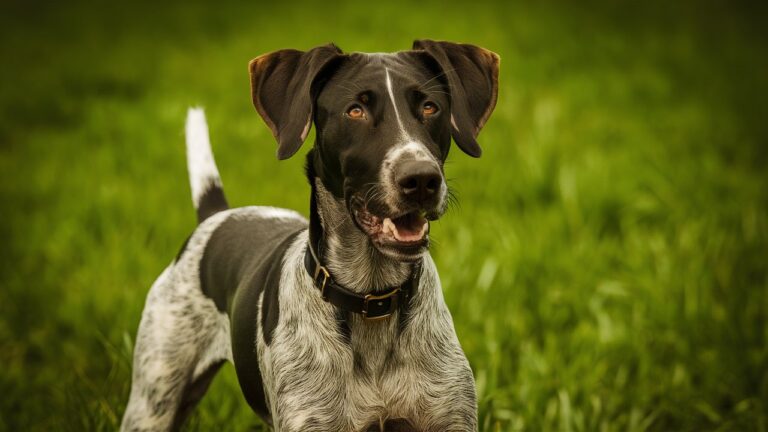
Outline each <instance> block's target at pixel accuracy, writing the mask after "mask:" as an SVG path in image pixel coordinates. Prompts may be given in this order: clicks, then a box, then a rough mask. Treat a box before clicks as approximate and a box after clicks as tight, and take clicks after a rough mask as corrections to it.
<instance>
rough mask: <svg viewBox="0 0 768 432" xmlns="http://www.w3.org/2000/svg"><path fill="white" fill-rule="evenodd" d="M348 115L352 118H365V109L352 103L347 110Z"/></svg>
mask: <svg viewBox="0 0 768 432" xmlns="http://www.w3.org/2000/svg"><path fill="white" fill-rule="evenodd" d="M347 117H349V118H351V119H365V111H363V109H362V108H361V107H360V106H358V105H352V106H351V107H349V109H348V110H347Z"/></svg>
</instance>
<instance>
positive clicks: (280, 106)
mask: <svg viewBox="0 0 768 432" xmlns="http://www.w3.org/2000/svg"><path fill="white" fill-rule="evenodd" d="M340 56H341V50H340V49H339V48H338V47H337V46H336V45H333V44H328V45H323V46H320V47H317V48H313V49H311V50H309V51H307V52H304V51H298V50H291V49H288V50H280V51H275V52H272V53H269V54H264V55H262V56H259V57H256V58H255V59H253V60H251V62H250V63H249V65H248V69H249V70H250V72H251V97H252V98H253V106H254V107H256V111H258V112H259V114H261V117H262V118H263V119H264V121H265V122H266V123H267V126H269V128H270V129H271V130H272V134H273V135H274V136H275V138H276V139H277V144H278V147H277V158H278V159H287V158H289V157H291V156H293V154H294V153H296V152H297V151H298V150H299V147H301V144H302V143H303V142H304V140H305V139H306V138H307V135H308V134H309V129H310V127H311V126H312V110H313V105H314V101H313V95H312V84H313V83H314V82H315V79H316V77H317V76H318V74H320V72H321V71H322V70H323V68H324V67H325V66H326V65H328V64H329V63H330V62H331V60H333V59H334V58H339V57H340Z"/></svg>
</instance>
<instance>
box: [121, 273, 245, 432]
mask: <svg viewBox="0 0 768 432" xmlns="http://www.w3.org/2000/svg"><path fill="white" fill-rule="evenodd" d="M179 267H180V266H177V265H175V264H174V265H171V266H170V267H168V268H167V269H166V270H165V271H164V272H163V273H162V274H161V275H160V277H159V278H158V279H157V281H155V283H154V285H152V288H151V289H150V292H149V295H148V296H147V303H146V305H145V307H144V313H143V314H142V317H141V324H140V325H139V331H138V334H137V336H136V346H135V348H134V359H133V381H132V384H131V395H130V398H129V401H128V406H127V408H126V411H125V415H124V416H123V423H122V425H121V430H123V431H145V430H147V431H148V430H153V431H156V430H177V429H178V428H179V427H180V426H181V425H182V424H183V422H184V420H185V419H186V417H187V415H188V414H189V413H190V412H191V410H192V408H194V406H195V405H196V404H197V402H198V401H199V400H200V399H201V398H202V396H203V395H204V394H205V390H206V389H207V388H208V385H209V384H210V382H211V380H212V379H213V376H214V375H215V373H216V371H217V370H218V369H219V367H220V366H221V364H222V363H223V362H224V361H225V360H227V359H229V358H231V349H230V347H229V322H228V320H227V319H226V316H224V315H222V314H221V313H220V312H218V311H217V310H216V306H215V305H214V304H213V302H212V301H211V300H210V299H207V298H206V297H204V296H203V295H202V293H201V292H200V290H199V284H197V283H192V280H194V279H193V278H192V277H189V276H191V275H185V274H184V272H183V271H182V270H181V269H180V268H179Z"/></svg>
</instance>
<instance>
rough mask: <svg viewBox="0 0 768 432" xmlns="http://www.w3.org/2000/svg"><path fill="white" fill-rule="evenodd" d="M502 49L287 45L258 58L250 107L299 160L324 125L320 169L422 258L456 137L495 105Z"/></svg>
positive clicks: (374, 229)
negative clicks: (357, 49) (374, 50)
mask: <svg viewBox="0 0 768 432" xmlns="http://www.w3.org/2000/svg"><path fill="white" fill-rule="evenodd" d="M498 68H499V58H498V56H497V55H496V54H494V53H493V52H491V51H488V50H486V49H483V48H480V47H476V46H473V45H465V44H455V43H450V42H436V41H431V40H419V41H416V42H415V43H414V45H413V50H410V51H401V52H397V53H393V54H365V53H351V54H345V53H342V52H341V50H339V49H338V48H337V47H336V46H335V45H332V44H331V45H325V46H321V47H317V48H314V49H312V50H310V51H307V52H303V51H296V50H281V51H276V52H273V53H269V54H265V55H262V56H260V57H257V58H256V59H254V60H253V61H251V63H250V72H251V92H252V97H253V104H254V106H255V107H256V109H257V110H258V112H259V114H261V116H262V117H263V118H264V120H265V122H266V123H267V125H268V126H269V127H270V129H271V130H272V133H273V134H274V135H275V137H276V139H277V141H278V150H277V156H278V158H279V159H286V158H288V157H291V156H292V155H293V154H294V153H296V151H297V150H298V149H299V147H300V146H301V144H302V143H303V142H304V140H305V139H306V138H307V135H308V133H309V130H310V127H311V124H312V122H313V121H314V123H315V127H316V137H317V138H316V144H315V149H314V151H313V156H312V158H313V160H311V161H310V162H309V163H310V164H312V165H313V166H312V168H313V171H314V172H315V173H316V174H317V176H318V178H319V179H320V181H321V182H322V185H323V187H324V188H325V189H327V190H328V191H330V192H331V193H332V194H333V196H334V197H335V198H336V199H337V200H339V201H340V202H343V203H344V206H345V208H346V212H347V214H348V215H349V217H350V218H351V220H352V221H354V223H355V225H356V226H357V228H358V229H359V230H361V231H362V232H363V233H365V234H366V235H367V236H368V237H369V238H370V240H371V242H372V243H373V245H374V246H375V247H376V248H377V249H378V250H379V251H381V252H382V253H384V254H385V255H387V256H390V257H393V258H396V259H399V260H404V261H408V260H413V259H416V258H418V257H419V256H420V255H421V253H423V251H424V250H426V248H427V246H428V240H427V239H428V236H427V234H428V229H429V221H430V220H435V219H437V218H439V217H440V216H441V215H442V214H443V213H444V211H445V207H446V196H447V186H446V184H445V176H444V174H443V164H444V162H445V159H446V157H447V156H448V150H449V148H450V144H451V137H453V140H454V141H455V142H456V144H457V145H458V146H459V148H461V149H462V150H463V151H464V152H465V153H467V154H469V155H470V156H473V157H479V156H480V153H481V150H480V146H479V145H478V144H477V141H476V138H477V135H478V133H479V132H480V129H481V128H482V127H483V125H484V124H485V122H486V120H487V119H488V117H489V116H490V115H491V112H492V111H493V108H494V106H495V105H496V95H497V90H498Z"/></svg>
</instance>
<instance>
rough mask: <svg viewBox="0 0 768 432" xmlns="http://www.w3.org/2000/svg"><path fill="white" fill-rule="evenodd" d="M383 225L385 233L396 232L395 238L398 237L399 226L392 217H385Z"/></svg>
mask: <svg viewBox="0 0 768 432" xmlns="http://www.w3.org/2000/svg"><path fill="white" fill-rule="evenodd" d="M381 225H382V232H383V233H384V234H389V233H392V234H394V236H395V238H397V226H395V223H394V222H392V219H390V218H386V219H384V222H382V223H381Z"/></svg>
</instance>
